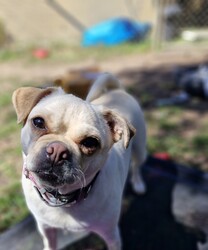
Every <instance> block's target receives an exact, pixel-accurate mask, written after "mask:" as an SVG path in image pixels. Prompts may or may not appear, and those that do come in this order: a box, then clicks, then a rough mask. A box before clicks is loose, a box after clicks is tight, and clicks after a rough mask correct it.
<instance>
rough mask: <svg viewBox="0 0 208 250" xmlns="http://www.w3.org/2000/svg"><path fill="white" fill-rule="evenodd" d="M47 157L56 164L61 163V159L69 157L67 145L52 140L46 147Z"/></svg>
mask: <svg viewBox="0 0 208 250" xmlns="http://www.w3.org/2000/svg"><path fill="white" fill-rule="evenodd" d="M46 153H47V157H48V158H50V160H51V161H52V162H53V163H55V164H57V163H61V161H63V160H66V159H67V158H69V155H70V154H69V151H68V149H67V147H66V146H65V145H64V144H63V143H61V142H52V143H50V144H49V145H48V146H47V147H46Z"/></svg>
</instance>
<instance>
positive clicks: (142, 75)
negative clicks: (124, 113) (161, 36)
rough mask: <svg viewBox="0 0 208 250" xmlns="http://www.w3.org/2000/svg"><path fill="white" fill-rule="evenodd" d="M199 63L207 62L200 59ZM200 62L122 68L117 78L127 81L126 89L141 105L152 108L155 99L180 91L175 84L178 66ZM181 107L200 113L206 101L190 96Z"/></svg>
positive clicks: (184, 66) (154, 104)
mask: <svg viewBox="0 0 208 250" xmlns="http://www.w3.org/2000/svg"><path fill="white" fill-rule="evenodd" d="M200 64H207V62H206V61H204V62H203V61H202V62H201V63H200ZM200 64H195V63H193V62H192V63H187V64H183V65H181V66H180V65H176V64H175V65H174V64H164V65H163V64H162V65H159V66H156V67H150V68H148V67H145V68H138V69H137V68H135V69H128V70H123V71H121V72H120V73H119V78H121V79H123V80H124V82H127V83H128V85H129V87H128V91H129V92H130V93H131V94H132V95H134V96H135V97H136V98H139V100H140V102H141V104H142V106H143V107H144V108H145V109H146V110H149V109H152V108H155V107H156V106H157V101H158V100H160V99H161V98H169V97H173V96H174V95H176V94H178V92H180V91H181V89H179V87H178V86H177V84H176V74H177V71H178V69H179V68H182V69H183V68H184V69H185V68H187V67H193V68H195V67H198V66H199V65H200ZM181 107H183V108H186V109H189V110H197V111H198V112H200V113H204V112H206V111H207V101H204V100H202V99H200V98H192V99H191V100H190V101H189V102H187V103H185V104H184V105H182V106H181Z"/></svg>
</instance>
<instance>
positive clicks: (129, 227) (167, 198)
mask: <svg viewBox="0 0 208 250" xmlns="http://www.w3.org/2000/svg"><path fill="white" fill-rule="evenodd" d="M143 176H144V179H145V181H146V183H147V192H146V194H145V195H141V196H138V195H136V194H134V193H133V192H132V190H131V187H130V185H129V184H127V186H126V190H125V194H124V202H123V209H122V216H121V220H120V228H121V236H122V241H123V250H176V249H177V250H185V249H186V250H197V249H198V248H197V242H198V241H199V238H198V236H199V234H198V233H196V232H195V231H193V230H190V229H189V228H187V227H185V226H184V225H182V224H180V223H178V222H176V220H175V218H174V216H173V214H172V192H173V188H174V185H175V182H176V178H175V177H176V176H177V170H176V167H175V165H174V163H172V162H171V161H162V160H158V159H155V158H151V157H149V158H148V160H147V162H146V163H145V165H144V167H143ZM66 249H68V250H78V249H79V250H80V249H82V250H84V249H91V250H104V249H106V248H105V246H104V243H103V242H102V241H101V240H100V239H98V238H97V237H96V236H95V235H91V236H89V237H87V238H86V239H83V240H82V241H80V242H78V243H76V244H74V245H72V246H71V247H68V248H66Z"/></svg>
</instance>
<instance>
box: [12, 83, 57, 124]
mask: <svg viewBox="0 0 208 250" xmlns="http://www.w3.org/2000/svg"><path fill="white" fill-rule="evenodd" d="M56 90H57V88H53V87H51V88H46V89H40V88H34V87H22V88H19V89H17V90H15V91H14V93H13V95H12V102H13V105H14V108H15V111H16V113H17V122H18V123H23V124H24V123H25V121H26V119H27V116H28V115H29V113H30V111H31V110H32V108H33V107H34V106H35V105H36V104H37V103H38V102H39V101H40V100H41V99H42V98H43V97H45V96H47V95H50V94H51V93H52V92H54V91H56Z"/></svg>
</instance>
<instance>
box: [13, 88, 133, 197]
mask: <svg viewBox="0 0 208 250" xmlns="http://www.w3.org/2000/svg"><path fill="white" fill-rule="evenodd" d="M13 103H14V107H15V109H16V112H17V117H18V122H20V123H23V128H22V132H21V142H22V148H23V153H24V158H25V164H26V169H27V171H29V172H30V173H31V174H32V175H33V176H34V178H35V179H36V181H37V182H38V183H39V185H41V186H44V187H46V188H52V189H53V188H55V189H58V190H59V191H60V192H62V193H65V192H68V191H69V190H70V188H71V187H73V188H81V187H82V186H84V185H86V183H85V182H87V180H88V179H90V178H91V177H92V176H93V175H94V173H96V172H97V171H98V170H99V168H101V167H102V165H103V164H104V162H105V160H106V158H107V154H108V152H109V150H110V148H111V146H112V145H113V143H115V142H117V141H118V140H120V139H121V138H123V142H124V147H127V146H128V143H129V140H130V138H131V137H132V136H133V134H134V128H133V127H132V126H131V125H130V124H128V122H127V121H126V120H125V119H123V118H122V117H120V116H119V115H118V114H116V113H114V112H113V111H111V110H106V109H103V108H101V107H96V106H93V105H91V104H90V103H88V102H86V101H84V100H82V99H79V98H77V97H75V96H73V95H69V94H65V93H64V92H63V91H62V90H61V89H57V88H47V89H38V88H30V87H29V88H20V89H18V90H16V91H15V92H14V94H13ZM112 167H113V166H112Z"/></svg>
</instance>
